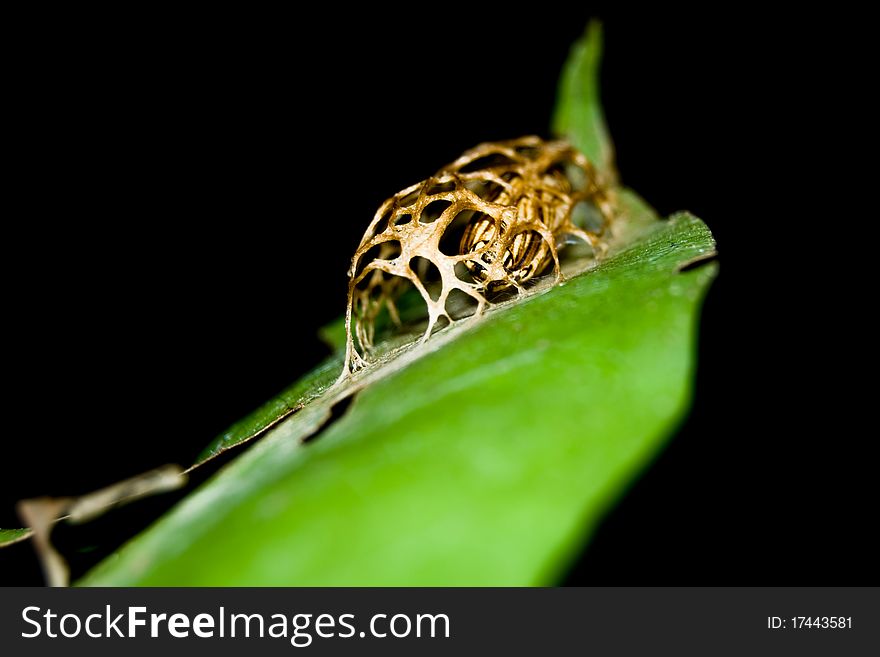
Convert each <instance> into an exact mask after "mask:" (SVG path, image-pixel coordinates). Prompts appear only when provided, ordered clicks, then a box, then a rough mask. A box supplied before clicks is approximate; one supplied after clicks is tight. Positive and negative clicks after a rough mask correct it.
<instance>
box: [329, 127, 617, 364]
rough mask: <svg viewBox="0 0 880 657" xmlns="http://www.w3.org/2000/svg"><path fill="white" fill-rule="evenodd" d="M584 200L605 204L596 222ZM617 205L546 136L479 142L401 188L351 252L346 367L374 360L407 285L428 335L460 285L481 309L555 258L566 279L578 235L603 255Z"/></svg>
mask: <svg viewBox="0 0 880 657" xmlns="http://www.w3.org/2000/svg"><path fill="white" fill-rule="evenodd" d="M581 202H586V203H587V204H589V205H590V206H592V207H593V208H594V209H595V210H596V211H597V212H595V214H596V216H597V217H598V220H597V221H594V222H593V223H594V225H592V226H590V227H587V226H577V225H575V224H574V223H573V221H572V212H573V210H574V208H575V206H577V205H578V204H579V203H581ZM613 208H614V204H613V202H612V196H611V193H610V191H609V190H608V189H607V188H606V187H605V186H604V185H603V184H602V182H601V181H600V180H599V177H598V175H597V173H596V171H595V170H594V168H593V166H592V165H591V164H590V162H589V161H588V160H587V158H586V157H585V156H584V155H583V154H582V153H579V152H578V151H576V150H575V149H574V148H572V147H571V146H570V145H569V144H568V143H566V142H563V141H543V140H542V139H540V138H538V137H523V138H520V139H515V140H511V141H503V142H493V143H485V144H480V145H479V146H477V147H476V148H473V149H471V150H469V151H467V152H466V153H464V154H463V155H462V156H461V157H459V158H458V159H457V160H455V162H453V163H452V164H449V165H448V166H445V167H443V168H442V169H440V171H438V172H437V173H436V174H434V175H433V176H431V177H430V178H428V179H427V180H423V181H422V182H419V183H417V184H415V185H412V186H410V187H407V188H406V189H404V190H402V191H400V192H398V193H397V194H395V195H394V196H392V197H391V198H389V199H388V200H387V201H385V202H384V203H383V204H382V205H381V207H380V208H379V209H378V211H377V212H376V215H375V217H374V218H373V221H372V222H371V223H370V226H369V227H368V228H367V231H366V232H365V233H364V236H363V238H362V239H361V242H360V246H358V248H357V251H356V252H355V254H354V257H353V258H352V261H351V268H350V269H349V272H348V275H349V286H348V307H347V310H346V335H347V347H346V358H345V372H349V371H352V370H357V369H359V368H361V367H363V366H364V365H365V364H366V362H367V361H366V358H368V355H369V353H370V351H371V350H372V347H373V340H374V337H375V323H376V319H377V317H378V316H379V313H380V312H381V311H382V309H383V307H384V308H387V310H388V313H389V316H390V317H391V319H392V321H394V322H395V323H397V324H399V323H400V319H399V314H398V311H397V307H396V304H395V301H396V300H397V299H398V298H399V296H400V294H401V293H402V292H403V291H405V289H406V288H407V286H409V285H412V286H414V287H415V288H416V290H418V292H419V294H420V295H421V296H422V298H423V299H424V301H425V304H426V305H427V309H428V325H427V328H426V329H425V333H424V336H423V338H422V339H423V340H427V339H428V337H429V336H430V335H431V333H432V331H433V330H434V328H435V327H436V326H437V325H438V322H448V323H451V322H452V321H453V317H452V316H451V313H450V311H449V309H448V302H449V300H450V298H451V297H450V295H451V293H453V291H454V290H458V291H460V292H461V293H463V294H464V295H467V297H469V298H470V299H471V300H472V301H473V302H474V304H473V305H474V311H473V314H474V315H480V314H481V313H482V312H483V311H484V309H485V308H486V306H487V304H489V303H491V301H492V299H493V298H495V296H496V295H497V293H498V292H499V291H502V290H505V289H511V288H515V289H516V290H517V291H520V292H521V291H522V290H523V284H524V283H525V282H526V281H528V280H529V279H531V278H533V277H535V276H537V275H539V274H541V273H542V272H543V271H544V270H545V269H547V267H549V266H550V265H551V264H552V266H553V271H554V273H555V275H556V277H557V280H561V276H562V271H561V269H560V265H559V250H560V249H562V248H563V247H564V246H565V244H566V239H567V238H568V237H569V236H573V237H575V238H579V239H580V240H583V241H584V242H586V243H587V244H589V245H590V246H591V247H592V248H593V252H594V254H595V255H596V256H599V255H601V253H602V252H603V251H604V243H603V241H602V237H603V234H604V233H605V231H606V229H607V228H608V226H609V224H610V222H611V221H612V219H613V215H614V210H613ZM432 265H433V267H432ZM429 271H431V273H432V276H429ZM352 324H354V327H352Z"/></svg>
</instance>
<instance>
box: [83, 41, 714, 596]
mask: <svg viewBox="0 0 880 657" xmlns="http://www.w3.org/2000/svg"><path fill="white" fill-rule="evenodd" d="M598 30H599V28H598V26H596V25H593V26H591V27H590V29H589V31H588V38H587V40H586V41H582V42H580V43H579V44H577V45H576V46H575V48H574V49H573V51H572V58H571V59H570V61H569V63H568V64H567V65H566V68H565V73H564V76H563V81H562V84H561V86H560V98H559V103H558V109H557V113H556V116H555V119H554V127H555V128H556V129H557V131H559V132H560V133H561V134H564V135H567V136H568V137H569V138H570V139H572V141H573V142H574V143H575V144H576V145H578V146H579V147H580V148H581V149H582V150H584V151H585V152H586V153H587V154H588V156H590V157H591V159H593V160H594V161H596V162H598V163H600V166H602V167H604V168H605V170H606V172H610V168H609V167H610V166H611V165H610V162H611V146H610V142H609V141H608V138H607V133H606V131H605V128H604V123H603V121H602V116H601V110H600V108H599V105H598V95H597V92H596V90H597V84H596V78H595V73H596V70H597V66H598V61H599V50H600V44H599V32H598ZM620 198H621V202H622V205H623V208H624V211H623V216H622V217H621V219H620V222H619V223H618V224H616V225H615V242H614V244H613V247H612V254H611V256H610V257H609V258H608V259H606V260H605V261H603V262H602V263H601V264H600V265H599V266H598V267H595V268H594V269H592V270H589V271H586V272H585V273H581V274H580V275H577V276H573V277H571V278H570V279H569V280H567V281H566V283H565V284H564V285H562V286H552V285H550V284H549V283H548V284H546V285H544V289H543V290H542V291H541V292H539V293H536V294H532V295H529V296H527V297H526V298H525V299H523V300H521V301H517V302H513V303H510V304H508V305H506V306H505V307H502V308H500V309H498V310H495V311H493V312H490V313H488V314H487V315H485V316H484V317H483V318H481V319H480V320H479V321H471V322H469V323H468V322H465V323H457V324H456V325H454V326H453V327H450V328H449V329H446V330H445V331H444V332H443V333H440V334H437V335H434V336H432V338H431V339H430V340H428V341H427V342H426V343H425V344H424V345H423V346H420V347H414V348H410V349H408V350H404V352H403V354H402V355H400V356H398V357H396V358H389V359H387V361H385V362H384V363H382V364H380V365H378V366H377V367H375V368H374V369H373V370H368V371H367V372H366V373H365V374H364V375H363V376H360V377H355V378H354V379H352V380H351V381H343V382H342V383H340V384H338V385H332V384H333V381H334V380H335V379H336V376H337V375H338V373H339V372H340V371H341V368H342V364H341V356H340V355H339V354H338V353H337V355H336V356H334V357H333V358H331V359H330V360H329V361H327V362H326V363H324V364H323V365H322V366H321V367H319V368H318V369H317V370H316V371H314V372H312V373H311V374H309V375H307V376H306V377H304V378H303V379H302V380H301V381H300V382H298V383H297V384H295V385H294V386H292V387H291V388H289V389H288V390H287V391H285V392H284V393H283V394H282V395H281V396H280V397H278V398H277V399H275V400H272V401H270V402H268V403H267V404H266V405H265V406H264V407H263V408H262V409H260V410H258V411H257V412H256V413H254V414H252V415H251V416H249V417H248V418H245V419H244V420H242V421H241V422H239V423H238V424H237V425H235V426H234V427H232V428H231V429H230V430H229V431H228V432H226V433H225V434H224V435H223V436H221V437H220V438H219V439H218V440H217V441H215V442H214V443H213V444H212V446H211V447H210V448H209V449H208V450H207V451H206V454H205V455H204V456H205V457H210V456H211V455H213V454H216V453H219V452H220V451H222V450H224V449H228V448H230V447H232V446H235V445H236V444H240V443H241V442H243V441H245V440H247V439H249V438H252V437H254V436H257V435H262V438H261V439H260V440H259V441H257V442H255V443H254V444H253V446H251V447H250V448H249V449H248V450H246V451H244V452H243V453H242V454H241V455H240V456H239V457H238V458H236V459H235V460H234V461H232V462H231V463H229V464H228V465H227V466H225V467H224V468H223V469H222V470H221V471H220V472H218V473H217V474H216V475H215V476H214V477H213V478H211V479H210V480H209V481H208V482H206V483H205V484H204V485H203V486H201V487H200V488H199V489H198V490H196V491H195V492H194V493H193V494H191V495H190V496H189V497H188V498H187V499H186V500H184V501H183V502H182V503H181V504H179V505H178V506H177V507H176V508H175V509H173V510H172V511H171V512H170V513H169V514H167V515H166V516H165V517H163V518H162V519H161V520H160V521H159V522H158V523H156V524H155V525H154V526H153V527H151V528H150V529H148V530H147V531H146V532H144V533H143V534H141V535H140V536H138V537H136V538H135V539H134V540H132V541H131V542H129V543H128V544H127V545H125V546H123V548H122V549H120V550H119V551H118V552H117V553H116V554H115V555H113V556H112V557H111V558H109V559H107V560H105V561H104V562H103V563H102V564H100V565H99V566H98V567H97V568H96V569H95V570H93V571H92V572H91V573H89V574H88V575H87V576H86V577H85V579H84V580H83V581H82V582H81V583H82V584H85V585H153V586H159V585H213V586H223V585H386V586H387V585H422V584H424V585H429V584H433V585H481V584H494V585H528V584H550V583H554V582H556V581H558V576H559V573H560V571H561V570H562V569H564V568H565V565H566V563H567V562H568V559H569V558H570V556H571V555H572V554H573V553H574V552H575V551H577V550H578V549H579V548H580V546H582V545H583V543H584V542H585V541H586V540H587V539H588V538H589V535H590V533H591V531H592V528H593V527H594V526H595V524H596V522H597V521H598V520H599V519H600V518H601V516H602V514H603V513H604V512H605V511H606V510H607V509H608V508H609V507H610V506H611V505H613V503H614V502H615V500H616V499H617V498H618V497H619V496H620V494H621V491H622V490H623V489H624V488H625V487H626V486H627V485H628V483H629V482H631V481H632V480H633V478H634V477H635V476H636V475H637V473H638V472H639V471H640V470H641V469H643V468H644V467H645V465H646V464H647V463H648V462H649V461H650V460H651V458H652V457H653V456H654V455H655V454H656V453H657V451H658V450H659V449H660V448H661V447H662V445H663V444H664V442H665V440H666V437H667V436H668V435H669V433H670V432H671V431H672V430H673V429H674V427H675V426H676V424H677V423H678V422H679V421H680V419H681V417H682V415H683V414H684V413H685V411H686V409H687V406H688V404H689V400H690V394H691V380H692V374H693V367H694V342H695V340H694V338H695V331H696V327H697V320H698V313H699V307H700V303H701V300H702V297H703V295H704V293H705V291H706V289H707V287H708V285H709V282H710V281H711V279H712V277H713V276H714V274H715V271H716V265H715V264H714V263H709V264H708V265H707V266H703V267H688V265H691V264H693V263H696V262H699V261H700V260H703V259H706V258H709V257H711V256H712V255H713V254H714V242H713V239H712V236H711V234H710V233H709V231H708V229H707V228H706V226H705V225H704V224H703V223H702V222H700V221H699V220H698V219H696V218H695V217H693V216H691V215H689V214H686V213H683V214H679V215H676V216H674V217H672V218H671V219H669V220H667V221H659V220H658V219H657V218H656V216H655V215H654V213H653V212H652V211H651V210H650V208H648V207H647V206H646V205H644V203H642V202H641V201H640V199H639V198H638V197H637V196H636V195H634V194H632V193H630V192H626V191H623V190H621V191H620ZM340 328H341V324H340V323H336V324H334V325H331V326H329V327H327V328H325V329H324V330H323V331H322V334H323V335H324V337H325V339H327V340H328V341H329V342H330V343H331V344H333V345H336V346H339V345H340V343H341V334H340ZM406 339H407V338H406V336H403V337H398V338H397V340H398V341H401V340H402V341H405V340H406ZM353 393H356V394H355V396H354V401H353V402H352V404H351V406H350V407H349V408H348V410H347V411H346V412H345V413H344V414H342V415H341V417H339V418H338V419H336V420H335V421H333V422H330V423H329V424H328V423H327V422H328V418H330V416H331V410H332V409H333V408H334V407H335V406H336V405H337V404H338V403H339V402H340V400H342V399H344V398H345V397H346V396H348V395H350V394H353ZM322 427H323V430H322V431H321V433H320V435H319V436H318V439H316V440H314V441H311V442H304V439H306V438H307V437H309V436H311V435H314V434H315V433H316V432H318V431H319V430H321V428H322ZM263 434H265V435H263Z"/></svg>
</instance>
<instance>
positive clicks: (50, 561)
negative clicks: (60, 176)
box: [18, 465, 187, 586]
mask: <svg viewBox="0 0 880 657" xmlns="http://www.w3.org/2000/svg"><path fill="white" fill-rule="evenodd" d="M186 481H187V476H186V474H185V473H184V472H183V470H182V469H181V467H180V466H178V465H165V466H162V467H160V468H156V469H154V470H150V471H149V472H145V473H143V474H140V475H137V476H135V477H131V478H129V479H125V480H123V481H120V482H119V483H116V484H113V485H112V486H107V487H106V488H102V489H100V490H97V491H95V492H93V493H87V494H86V495H81V496H79V497H38V498H34V499H30V500H21V501H20V502H19V503H18V515H19V517H20V518H21V519H22V521H23V522H24V523H25V524H26V525H28V526H29V527H30V528H31V530H32V534H31V535H32V537H33V540H34V549H35V550H36V552H37V557H38V558H39V560H40V565H41V566H42V567H43V574H44V576H45V578H46V583H47V584H48V585H49V586H67V584H68V582H69V577H70V571H69V569H68V567H67V562H66V561H65V560H64V557H62V556H61V554H60V553H59V552H58V551H57V550H56V549H55V548H54V546H53V545H52V542H51V541H50V535H51V533H52V528H53V527H54V526H55V523H56V522H58V521H60V520H66V521H67V522H69V523H74V524H76V523H82V522H87V521H89V520H93V519H94V518H97V517H98V516H101V515H103V514H104V513H106V512H107V511H109V510H110V509H113V508H116V507H118V506H121V505H123V504H127V503H129V502H133V501H134V500H137V499H140V498H143V497H148V496H150V495H156V494H158V493H164V492H168V491H171V490H175V489H177V488H180V487H182V486H184V485H185V484H186Z"/></svg>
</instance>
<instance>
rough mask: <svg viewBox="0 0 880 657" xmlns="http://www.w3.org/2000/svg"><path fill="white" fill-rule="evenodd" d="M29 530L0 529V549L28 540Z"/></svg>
mask: <svg viewBox="0 0 880 657" xmlns="http://www.w3.org/2000/svg"><path fill="white" fill-rule="evenodd" d="M30 535H31V530H30V529H0V548H2V547H6V546H7V545H12V544H13V543H18V542H19V541H23V540H25V539H27V538H30Z"/></svg>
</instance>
